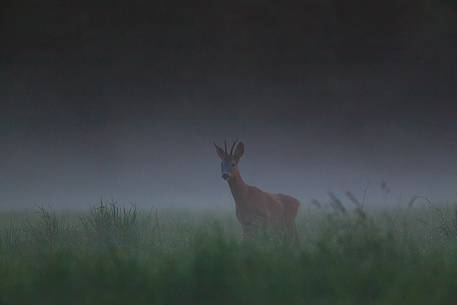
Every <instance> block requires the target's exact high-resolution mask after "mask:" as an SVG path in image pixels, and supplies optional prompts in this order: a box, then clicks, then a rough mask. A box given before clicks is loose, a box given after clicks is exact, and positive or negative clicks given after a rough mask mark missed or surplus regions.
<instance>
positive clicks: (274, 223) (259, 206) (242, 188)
mask: <svg viewBox="0 0 457 305" xmlns="http://www.w3.org/2000/svg"><path fill="white" fill-rule="evenodd" d="M234 145H235V144H234ZM234 145H233V146H232V150H231V152H230V154H228V153H227V150H226V149H225V151H223V150H222V149H221V148H218V147H217V146H216V147H217V148H218V154H219V156H220V157H221V156H223V158H222V157H221V159H222V160H223V163H222V176H223V178H224V179H225V180H227V182H228V184H229V187H230V191H231V192H232V195H233V199H234V200H235V207H236V217H237V219H238V221H239V222H240V224H241V226H242V228H243V233H244V234H245V236H248V235H252V234H255V233H258V232H259V231H260V232H261V231H265V230H270V231H275V232H281V233H284V234H286V235H287V236H288V237H291V238H293V239H296V229H295V217H296V216H297V213H298V208H299V207H300V202H299V201H298V200H297V199H295V198H293V197H291V196H288V195H284V194H273V193H268V192H264V191H262V190H261V189H259V188H257V187H255V186H251V185H248V184H246V183H245V182H244V180H243V178H242V177H241V174H240V171H239V169H238V167H237V164H238V162H239V159H240V157H241V156H242V154H243V152H244V145H243V143H239V144H238V146H237V147H236V150H235V153H233V147H234ZM219 149H220V150H219ZM222 152H224V154H222ZM225 163H228V164H229V165H227V164H225Z"/></svg>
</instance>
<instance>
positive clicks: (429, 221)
mask: <svg viewBox="0 0 457 305" xmlns="http://www.w3.org/2000/svg"><path fill="white" fill-rule="evenodd" d="M347 195H348V198H349V200H348V199H346V200H344V203H343V202H342V201H343V200H340V199H338V198H337V197H335V196H331V200H330V201H329V202H327V203H321V202H318V201H313V202H312V203H310V204H306V203H304V204H302V207H301V213H300V216H299V219H297V226H298V230H299V236H300V244H299V245H298V246H291V245H289V244H287V243H284V242H282V240H280V239H275V238H273V237H272V238H265V237H264V238H261V239H259V240H255V241H251V240H250V241H244V240H243V239H242V237H241V236H242V235H241V230H240V227H239V225H238V223H237V222H236V219H235V215H234V212H231V213H227V212H196V211H172V210H163V211H162V210H156V209H151V210H137V209H136V208H134V207H132V206H121V205H116V204H114V203H100V204H98V205H96V206H94V207H93V208H92V209H91V210H89V211H86V212H61V211H54V210H52V209H45V208H37V209H35V210H32V211H27V212H25V211H24V212H18V211H10V212H6V211H4V212H0V305H28V304H33V305H40V304H43V305H51V304H56V305H57V304H59V305H62V304H67V305H70V304H75V305H76V304H77V305H141V304H170V305H171V304H180V305H191V304H202V305H203V304H208V305H224V304H240V305H241V304H246V305H255V304H262V305H263V304H265V305H267V304H271V305H281V304H309V305H339V304H341V305H343V304H348V305H349V304H351V305H369V304H379V305H381V304H392V305H393V304H399V305H409V304H410V305H434V304H436V305H451V304H452V305H455V304H457V210H456V209H455V206H453V205H450V204H449V205H441V206H440V207H439V208H437V207H436V206H435V205H433V204H431V203H428V202H426V201H424V200H420V198H416V199H417V200H412V201H411V202H410V203H409V204H408V203H406V204H405V206H403V207H399V208H395V209H394V208H390V209H388V208H385V209H376V210H375V209H372V210H370V211H367V210H365V209H363V207H362V205H361V204H360V203H359V202H358V201H357V200H356V199H355V198H351V195H350V193H348V194H347ZM346 201H347V202H346Z"/></svg>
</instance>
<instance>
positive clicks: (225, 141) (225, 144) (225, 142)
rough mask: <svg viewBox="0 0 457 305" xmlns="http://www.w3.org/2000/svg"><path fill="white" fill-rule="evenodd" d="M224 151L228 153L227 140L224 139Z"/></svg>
mask: <svg viewBox="0 0 457 305" xmlns="http://www.w3.org/2000/svg"><path fill="white" fill-rule="evenodd" d="M224 151H225V154H227V140H224Z"/></svg>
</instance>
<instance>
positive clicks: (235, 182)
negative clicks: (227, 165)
mask: <svg viewBox="0 0 457 305" xmlns="http://www.w3.org/2000/svg"><path fill="white" fill-rule="evenodd" d="M228 184H229V186H230V191H231V192H232V195H233V198H234V199H235V203H236V204H237V205H239V204H240V203H241V201H242V200H243V197H244V194H245V191H246V189H247V185H246V183H244V180H243V178H242V177H241V174H240V171H239V170H238V169H236V170H235V171H234V172H233V173H232V177H230V179H229V180H228Z"/></svg>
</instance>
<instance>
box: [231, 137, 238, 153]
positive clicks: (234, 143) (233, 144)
mask: <svg viewBox="0 0 457 305" xmlns="http://www.w3.org/2000/svg"><path fill="white" fill-rule="evenodd" d="M237 142H238V140H235V141H233V143H232V147H231V148H230V156H232V155H233V149H234V148H235V145H236V143H237Z"/></svg>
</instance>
